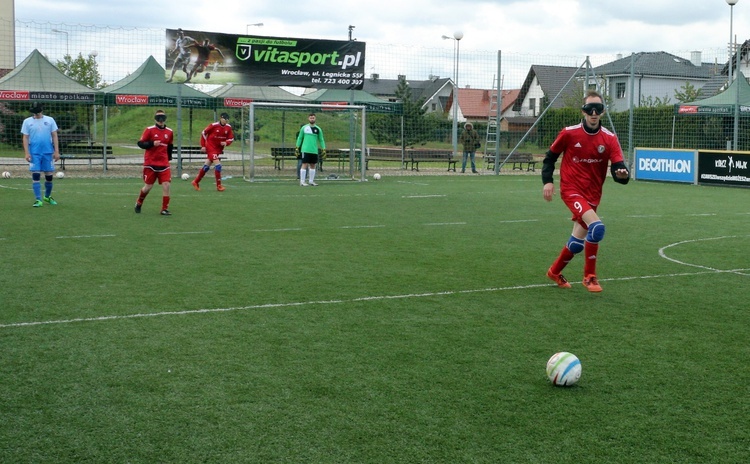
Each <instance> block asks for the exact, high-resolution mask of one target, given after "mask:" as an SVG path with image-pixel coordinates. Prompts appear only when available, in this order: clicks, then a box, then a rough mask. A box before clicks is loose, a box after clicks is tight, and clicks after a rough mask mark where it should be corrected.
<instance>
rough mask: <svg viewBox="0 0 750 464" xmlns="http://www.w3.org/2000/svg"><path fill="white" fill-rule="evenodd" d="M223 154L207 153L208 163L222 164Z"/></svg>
mask: <svg viewBox="0 0 750 464" xmlns="http://www.w3.org/2000/svg"><path fill="white" fill-rule="evenodd" d="M221 155H222V154H221V153H206V156H208V162H209V163H213V162H217V163H221Z"/></svg>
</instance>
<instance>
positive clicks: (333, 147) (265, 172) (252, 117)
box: [241, 102, 367, 182]
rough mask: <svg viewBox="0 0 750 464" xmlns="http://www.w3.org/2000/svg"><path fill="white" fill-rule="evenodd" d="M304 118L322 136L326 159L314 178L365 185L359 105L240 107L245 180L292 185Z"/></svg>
mask: <svg viewBox="0 0 750 464" xmlns="http://www.w3.org/2000/svg"><path fill="white" fill-rule="evenodd" d="M310 113H315V115H316V125H317V126H319V127H320V128H321V130H322V131H323V137H324V140H325V144H326V156H325V158H323V157H320V158H319V163H318V165H317V166H316V170H317V175H316V179H320V180H361V181H364V180H365V168H366V165H365V162H364V160H365V150H366V130H365V128H366V127H367V126H366V110H365V107H364V106H361V105H348V104H338V103H331V104H327V103H324V104H312V103H269V102H252V103H249V104H245V105H243V107H242V118H241V127H242V128H243V136H244V137H243V139H244V143H243V148H242V153H243V154H242V172H243V177H244V179H245V180H247V181H250V182H253V181H261V180H296V179H297V178H298V177H299V172H298V160H297V159H296V157H295V153H294V149H295V146H296V143H297V135H298V134H299V130H300V128H301V127H302V126H303V125H305V124H307V123H308V121H307V118H308V116H309V114H310Z"/></svg>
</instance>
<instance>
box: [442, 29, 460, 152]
mask: <svg viewBox="0 0 750 464" xmlns="http://www.w3.org/2000/svg"><path fill="white" fill-rule="evenodd" d="M463 38H464V33H463V32H461V31H456V32H454V33H453V37H449V36H447V35H444V36H443V40H453V41H454V42H453V133H452V136H451V138H452V140H453V156H455V157H458V57H459V51H460V45H459V42H460V41H461V39H463Z"/></svg>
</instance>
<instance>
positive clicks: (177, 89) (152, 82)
mask: <svg viewBox="0 0 750 464" xmlns="http://www.w3.org/2000/svg"><path fill="white" fill-rule="evenodd" d="M165 73H166V71H165V70H164V68H163V67H162V65H160V64H159V63H158V62H157V61H156V59H155V58H154V57H153V56H149V57H148V59H147V60H146V61H145V62H144V63H143V64H142V65H141V66H140V67H139V68H138V69H136V70H135V71H134V72H133V74H131V75H129V76H127V77H125V78H123V79H120V80H119V81H117V82H115V83H114V84H112V85H109V86H107V87H105V88H103V89H102V90H101V91H102V93H103V94H104V104H105V105H137V106H177V105H178V99H179V105H180V106H184V107H188V108H213V107H214V104H213V103H214V99H213V97H211V95H209V94H207V93H203V92H201V91H199V90H196V89H194V88H192V87H190V86H189V85H186V84H170V83H168V82H166V81H165V80H164V74H165Z"/></svg>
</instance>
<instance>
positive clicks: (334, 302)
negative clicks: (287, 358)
mask: <svg viewBox="0 0 750 464" xmlns="http://www.w3.org/2000/svg"><path fill="white" fill-rule="evenodd" d="M737 271H739V270H731V271H718V270H717V271H714V270H705V271H697V272H682V273H673V274H662V275H648V276H632V277H615V278H611V279H600V281H601V282H618V281H628V280H643V279H664V278H673V277H684V276H696V275H703V274H715V273H717V272H719V273H727V272H730V273H737ZM745 271H750V269H745ZM571 283H579V282H571ZM554 286H556V284H554V283H545V284H532V285H513V286H509V287H490V288H479V289H473V290H446V291H441V292H425V293H409V294H403V295H373V296H363V297H359V298H350V299H346V300H316V301H298V302H289V303H267V304H258V305H248V306H235V307H231V308H204V309H192V310H184V311H162V312H157V313H139V314H128V315H119V316H115V315H113V316H99V317H85V318H76V319H57V320H52V321H30V322H16V323H10V324H0V329H12V328H20V327H34V326H45V325H59V324H74V323H82V322H104V321H117V320H124V319H140V318H147V317H165V316H184V315H192V314H210V313H222V312H232V311H247V310H256V309H269V308H297V307H302V306H319V305H338V304H346V303H357V302H362V301H382V300H403V299H409V298H425V297H435V296H450V295H465V294H471V293H488V292H506V291H512V290H528V289H534V288H543V287H554Z"/></svg>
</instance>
